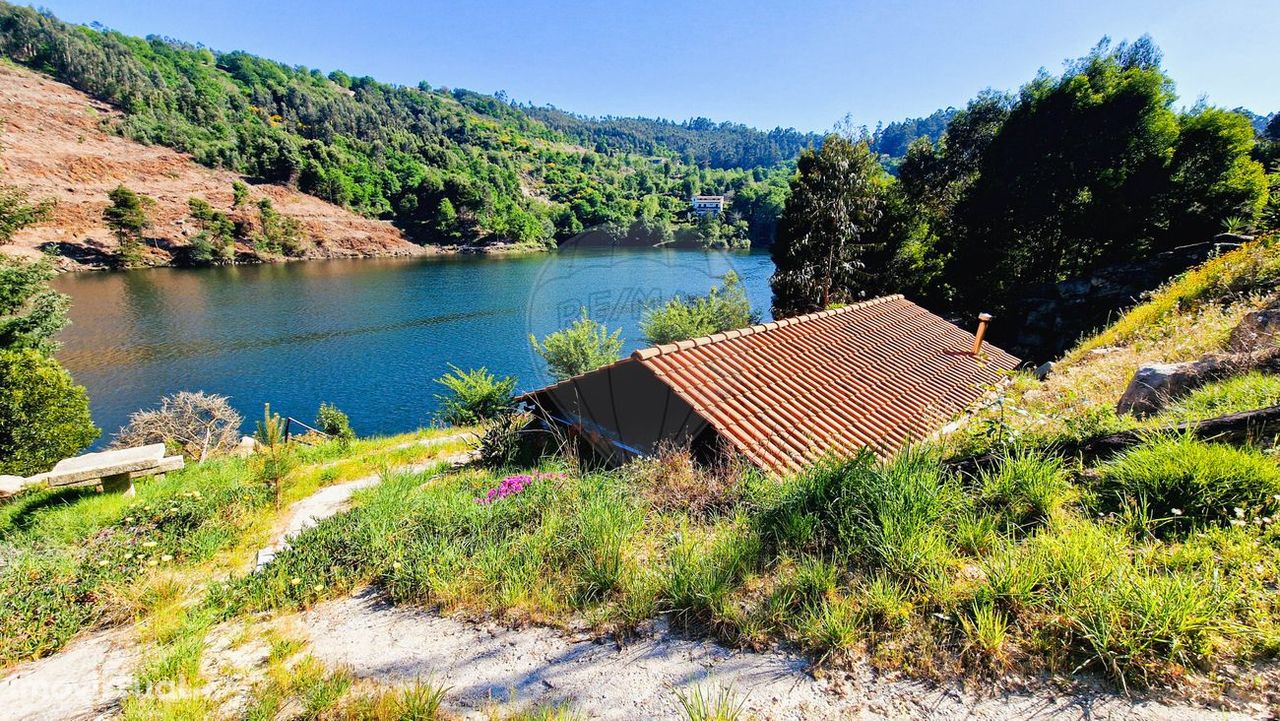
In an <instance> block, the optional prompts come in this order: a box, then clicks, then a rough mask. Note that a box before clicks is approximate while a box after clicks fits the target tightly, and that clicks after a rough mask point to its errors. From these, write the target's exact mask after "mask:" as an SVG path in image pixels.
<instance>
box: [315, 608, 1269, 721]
mask: <svg viewBox="0 0 1280 721" xmlns="http://www.w3.org/2000/svg"><path fill="white" fill-rule="evenodd" d="M297 621H298V624H299V628H300V629H301V631H302V633H303V634H304V635H305V637H306V638H307V640H308V641H309V651H308V652H309V653H311V654H312V655H314V656H315V657H316V658H318V659H320V660H322V661H324V662H326V663H328V664H332V665H335V666H337V665H342V666H349V667H350V668H351V669H352V670H353V671H354V673H355V674H356V675H357V676H359V677H361V678H367V679H372V680H377V681H379V682H383V683H395V682H406V681H412V680H414V679H416V678H426V677H428V676H432V675H434V677H435V681H436V682H437V683H442V684H444V685H446V686H449V687H451V688H450V690H449V693H448V701H447V703H448V704H449V705H450V706H452V707H453V708H454V709H455V710H457V711H461V712H463V713H466V714H470V715H472V716H474V717H476V718H482V717H483V716H482V709H483V708H484V707H485V706H486V704H489V703H491V702H494V701H497V702H508V701H511V700H515V701H518V702H519V703H524V704H534V703H536V704H556V703H568V704H569V705H571V706H572V707H573V708H574V709H576V710H577V711H578V712H580V713H582V714H584V715H585V716H586V717H587V718H593V719H594V718H599V719H679V718H683V717H682V716H681V713H680V708H679V702H678V698H677V695H676V694H677V692H684V693H689V692H690V691H692V690H693V689H695V688H702V689H704V690H706V691H715V690H716V689H717V688H718V687H720V686H728V687H729V688H731V689H733V690H734V692H735V693H736V694H737V695H738V698H740V699H743V700H744V708H745V709H746V710H747V711H748V712H750V714H752V715H753V716H754V717H755V718H759V719H780V720H781V719H835V718H840V719H846V718H854V719H860V718H866V719H882V718H888V719H957V720H958V719H973V720H990V721H1005V720H1007V719H1037V720H1049V719H1052V720H1055V721H1056V720H1059V719H1061V720H1067V719H1143V720H1147V719H1150V720H1151V721H1155V720H1157V719H1169V720H1172V721H1192V720H1197V721H1198V720H1199V719H1205V720H1206V721H1207V720H1208V719H1216V720H1219V721H1221V720H1223V719H1247V718H1256V717H1257V716H1252V715H1249V714H1244V713H1224V712H1222V711H1214V710H1208V709H1202V708H1195V707H1191V706H1177V705H1166V704H1162V703H1156V702H1142V701H1135V700H1131V699H1126V698H1124V697H1122V696H1117V695H1114V694H1110V693H1105V692H1101V691H1099V690H1097V689H1092V688H1087V687H1085V688H1074V689H1070V690H1058V689H1055V688H1049V687H1046V688H1044V689H1042V690H1038V691H1035V692H1032V693H1001V694H998V695H995V696H988V697H986V698H981V697H979V696H977V695H975V693H974V691H973V690H971V689H964V688H962V687H960V686H954V685H951V686H937V685H934V684H929V683H923V682H917V681H910V680H901V679H893V678H889V677H885V676H880V675H878V674H876V673H875V672H874V671H873V670H872V669H870V668H860V669H856V670H855V671H854V672H852V673H850V674H839V675H834V676H833V677H832V678H830V679H814V678H813V677H812V676H811V675H810V674H809V672H808V669H809V663H808V661H807V660H806V659H804V658H803V657H801V656H798V655H794V654H790V653H786V652H778V651H775V652H768V653H753V652H748V651H738V650H732V649H727V648H724V647H722V646H720V645H718V644H715V643H712V642H708V641H703V640H691V639H686V638H681V637H679V636H677V635H675V634H673V633H671V632H669V631H666V630H663V629H659V630H658V631H657V632H655V634H654V635H653V636H652V637H650V638H647V639H642V640H639V641H637V642H635V643H632V644H630V645H628V646H626V647H625V648H622V649H619V648H617V647H616V646H615V645H613V644H603V643H597V642H595V641H593V640H591V639H588V638H585V637H581V638H575V637H571V636H566V635H564V634H562V633H561V632H558V631H555V630H551V629H546V628H524V629H521V630H510V629H507V628H503V627H500V626H496V625H483V624H482V625H475V624H471V623H467V622H464V621H460V620H455V619H452V618H443V617H441V616H439V615H436V614H434V613H430V612H428V611H424V610H419V609H412V608H402V607H394V606H391V605H389V604H387V603H385V602H384V601H382V600H380V599H379V598H378V596H377V595H376V594H374V593H372V592H368V591H366V592H364V593H363V594H361V595H359V596H356V597H351V598H346V599H341V600H337V601H332V602H329V603H326V604H322V605H320V606H318V607H316V608H315V609H314V610H312V611H311V612H308V613H305V614H302V615H301V616H299V617H298V619H297Z"/></svg>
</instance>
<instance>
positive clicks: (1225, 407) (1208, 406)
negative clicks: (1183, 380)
mask: <svg viewBox="0 0 1280 721" xmlns="http://www.w3.org/2000/svg"><path fill="white" fill-rule="evenodd" d="M1275 405H1280V376H1274V375H1266V374H1263V373H1258V372H1253V373H1247V374H1245V375H1241V376H1235V377H1234V378H1227V379H1225V380H1221V381H1216V382H1214V383H1210V384H1208V385H1205V386H1201V387H1200V388H1197V389H1195V390H1194V391H1192V392H1191V393H1190V394H1188V395H1187V396H1185V397H1183V398H1180V399H1178V401H1177V402H1175V403H1174V404H1172V405H1171V406H1170V407H1168V408H1166V409H1165V410H1164V411H1163V412H1162V413H1161V414H1160V418H1159V420H1158V422H1157V423H1158V424H1160V423H1169V422H1177V421H1184V420H1197V419H1201V418H1212V417H1215V416H1222V415H1226V414H1228V413H1239V412H1241V411H1251V410H1256V409H1258V408H1269V407H1271V406H1275Z"/></svg>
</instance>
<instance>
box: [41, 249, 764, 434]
mask: <svg viewBox="0 0 1280 721" xmlns="http://www.w3.org/2000/svg"><path fill="white" fill-rule="evenodd" d="M729 270H733V271H735V272H736V273H738V275H739V276H740V277H741V278H742V280H743V285H744V287H745V288H746V290H747V294H748V297H749V298H750V300H751V304H752V308H753V309H754V310H756V311H757V312H758V313H760V314H761V316H762V319H764V320H768V318H769V316H768V311H769V300H770V295H769V284H768V280H769V275H770V274H771V273H772V272H773V264H772V262H771V261H770V259H769V256H768V255H767V254H765V253H758V252H755V253H746V252H715V251H701V250H689V249H661V250H657V249H580V250H574V251H561V252H559V253H552V254H539V255H526V256H510V257H488V256H442V257H432V258H424V259H413V260H403V259H396V260H333V261H312V262H304V263H282V264H272V265H253V266H232V267H221V268H200V269H179V268H157V269H148V270H136V271H127V272H113V273H69V274H65V275H62V276H60V277H58V278H57V279H56V280H55V281H54V287H55V288H56V289H57V290H59V291H62V292H64V293H67V294H69V295H70V296H71V299H72V304H71V320H72V325H71V326H70V327H69V328H67V329H66V330H65V331H63V332H62V334H61V335H60V336H59V340H60V341H61V342H62V344H63V345H62V350H61V351H60V352H59V353H58V358H59V359H60V360H61V361H62V363H63V364H64V365H66V367H67V368H68V369H69V370H70V371H71V373H72V375H74V376H75V379H76V381H77V382H79V383H81V384H83V385H84V386H85V387H86V388H87V389H88V391H89V396H90V398H91V404H92V409H93V417H94V421H95V422H96V423H97V424H98V425H99V426H100V427H101V428H102V429H103V431H104V435H103V437H102V439H100V440H99V442H98V444H97V445H98V446H101V445H102V444H103V443H105V442H106V441H107V440H108V439H109V437H110V434H111V433H113V432H114V431H115V430H116V429H117V428H119V427H120V426H121V425H123V424H124V423H125V422H126V420H127V418H128V415H129V413H131V412H132V411H134V410H137V409H139V408H146V407H153V406H155V405H156V404H157V402H158V400H159V398H160V397H161V396H162V395H165V394H167V393H173V392H176V391H181V390H193V391H194V390H203V391H207V392H210V393H220V394H223V395H227V396H230V397H231V402H232V404H233V405H234V406H235V407H236V409H237V410H239V411H240V413H241V414H242V415H243V416H244V417H245V430H246V431H251V430H252V428H253V422H254V420H255V419H257V418H260V417H261V415H262V404H263V403H270V404H271V407H272V410H274V411H276V412H279V413H281V414H282V415H291V416H293V417H295V418H298V419H300V420H304V421H307V422H310V421H311V420H312V419H313V418H314V417H315V412H316V408H317V407H318V406H319V405H320V402H321V401H327V402H330V403H334V404H336V405H337V406H338V407H339V408H341V409H342V410H344V411H346V412H347V413H348V414H349V415H350V416H351V422H352V425H353V426H354V427H355V429H356V432H357V433H359V434H361V435H369V434H382V433H394V432H398V431H408V430H413V429H415V428H419V427H421V426H424V425H428V424H430V423H431V422H432V418H433V415H434V413H435V411H436V406H437V404H436V400H435V395H436V394H437V393H439V392H440V391H441V390H442V389H441V388H440V387H439V386H438V385H437V384H435V383H434V379H435V378H437V377H439V376H440V375H441V374H443V373H445V372H447V371H448V370H449V365H450V364H453V365H457V366H459V367H462V368H474V367H480V366H484V367H487V368H488V369H489V370H491V371H493V372H494V373H497V374H499V375H514V376H516V378H517V379H518V381H519V386H518V387H519V388H520V389H524V390H527V389H532V388H536V387H539V386H540V385H541V384H543V383H545V382H547V381H548V376H547V374H546V370H545V367H544V365H543V363H542V361H541V359H540V358H538V357H537V356H536V355H535V354H534V353H533V351H532V349H531V347H530V345H529V335H530V334H531V333H532V334H536V335H537V336H539V337H541V336H543V335H545V334H546V333H549V332H551V331H553V330H556V329H557V328H560V327H562V326H564V325H567V324H568V323H569V322H571V321H572V320H573V319H574V318H576V317H577V315H578V313H579V309H580V308H582V307H584V306H585V307H587V308H588V309H589V311H590V313H591V315H592V317H593V318H596V319H597V320H602V321H605V322H606V323H608V324H609V325H610V327H613V328H621V329H622V338H623V340H624V342H625V344H626V345H625V350H626V352H630V351H631V350H633V349H635V348H638V347H641V346H642V345H644V342H643V339H642V337H641V334H640V331H639V320H640V317H641V314H642V311H643V308H644V307H645V306H646V305H649V304H652V303H654V302H657V301H659V300H661V299H665V298H668V297H670V296H671V295H673V294H676V293H681V294H691V293H699V294H701V293H706V292H707V290H708V289H709V288H710V287H711V286H712V285H714V284H716V283H717V282H719V279H720V277H722V276H723V275H724V274H725V272H727V271H729Z"/></svg>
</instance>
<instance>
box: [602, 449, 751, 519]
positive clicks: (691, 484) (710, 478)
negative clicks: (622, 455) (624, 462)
mask: <svg viewBox="0 0 1280 721" xmlns="http://www.w3.org/2000/svg"><path fill="white" fill-rule="evenodd" d="M742 472H743V469H739V468H738V467H736V465H726V466H723V467H717V468H699V467H698V465H697V464H696V463H694V460H693V456H692V455H691V454H690V453H689V449H688V448H683V447H678V446H674V445H671V444H666V443H664V444H662V445H660V446H659V447H658V450H657V452H656V453H654V454H653V456H651V457H648V458H641V459H637V460H635V461H632V462H631V463H630V464H629V465H628V466H627V475H628V476H629V477H630V478H633V479H634V485H635V486H636V487H638V488H639V489H640V492H641V495H643V496H644V498H645V500H647V501H648V502H649V504H650V505H651V506H653V507H654V508H655V509H656V510H658V511H661V512H664V513H674V512H680V513H688V514H689V515H692V516H699V517H707V516H709V515H712V514H714V513H717V512H720V511H724V510H726V509H728V508H730V507H732V506H733V505H734V504H735V503H736V502H737V500H738V497H739V496H740V495H741V493H740V492H741V488H740V484H741V481H742Z"/></svg>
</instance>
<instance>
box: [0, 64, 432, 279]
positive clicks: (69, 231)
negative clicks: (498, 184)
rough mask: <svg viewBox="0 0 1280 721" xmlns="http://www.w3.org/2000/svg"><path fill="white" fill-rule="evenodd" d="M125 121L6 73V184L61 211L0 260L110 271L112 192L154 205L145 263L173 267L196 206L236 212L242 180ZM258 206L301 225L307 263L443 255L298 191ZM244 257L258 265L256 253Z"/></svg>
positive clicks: (1, 140)
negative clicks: (121, 127) (115, 129)
mask: <svg viewBox="0 0 1280 721" xmlns="http://www.w3.org/2000/svg"><path fill="white" fill-rule="evenodd" d="M120 118H121V116H120V114H119V113H118V112H117V111H115V110H114V109H112V108H111V107H110V106H108V105H106V104H104V103H101V102H98V101H96V100H93V99H92V98H90V97H89V96H87V95H85V94H84V93H81V92H80V91H78V90H75V89H74V88H72V87H70V86H68V85H64V84H62V83H59V82H56V81H54V80H52V79H50V78H48V77H45V76H43V75H40V74H38V73H35V72H33V71H30V70H27V69H25V68H21V67H18V66H15V65H12V64H9V63H0V146H2V149H0V182H4V183H5V184H9V185H18V186H22V187H25V188H27V189H29V190H30V191H31V194H32V196H33V198H36V199H40V198H53V199H55V200H56V201H57V206H56V208H55V209H54V212H53V217H52V219H50V220H49V221H47V222H44V223H41V224H39V225H36V226H33V227H31V228H27V229H25V230H23V231H21V232H20V233H18V234H17V235H16V236H15V238H14V240H13V242H12V243H11V244H9V245H7V246H0V252H6V253H11V254H15V255H26V256H34V255H37V254H39V253H41V252H45V251H47V250H50V249H53V250H54V251H55V252H57V253H59V254H60V255H61V256H62V260H61V261H60V267H61V268H62V269H64V270H84V269H91V268H98V267H104V266H105V265H107V262H108V259H109V258H110V254H111V253H112V252H113V251H114V250H115V248H116V245H117V244H116V241H115V239H114V238H113V237H112V236H111V233H110V232H108V230H107V228H106V226H105V225H104V224H103V221H102V211H103V209H104V208H105V207H106V205H107V192H108V191H110V190H111V189H112V188H114V187H116V186H117V185H119V184H121V183H123V184H125V185H126V186H128V187H129V188H131V189H133V190H135V191H137V192H140V193H143V194H145V195H147V196H149V197H151V198H153V199H155V201H156V203H155V207H154V209H153V210H152V212H151V217H152V223H153V225H152V228H151V229H150V230H149V231H148V232H147V242H148V248H147V251H146V262H147V263H148V264H150V265H168V264H171V263H172V262H173V261H174V259H175V257H176V256H177V255H179V253H180V250H181V249H182V248H183V247H184V246H186V245H187V244H188V243H189V241H190V238H191V237H192V236H194V235H195V234H196V233H197V232H198V229H197V228H196V227H195V226H194V224H193V222H192V221H191V219H190V218H189V217H188V209H187V200H188V199H189V198H192V197H197V198H203V199H204V200H206V201H208V202H209V203H210V204H211V205H213V207H214V208H215V209H217V210H221V211H224V212H226V211H229V210H231V203H232V191H231V184H232V183H233V182H234V181H236V180H245V181H246V182H248V181H247V179H244V178H241V177H240V176H238V175H236V174H235V173H232V172H229V171H225V170H214V169H210V168H206V167H204V166H202V165H199V164H197V163H196V162H195V160H194V159H193V158H192V157H191V156H189V155H186V154H183V153H179V152H177V151H174V150H171V149H169V148H163V147H158V146H149V145H142V144H140V143H136V142H133V141H131V140H127V139H125V138H123V137H120V136H118V135H114V134H112V133H111V132H109V129H110V127H111V126H112V125H113V124H115V123H117V122H119V120H120ZM250 188H251V190H250V198H251V202H252V203H256V202H257V201H258V200H259V199H261V198H264V197H266V198H270V199H271V202H272V204H273V205H274V206H275V208H276V209H277V210H278V211H280V212H281V213H283V214H285V215H288V216H291V217H293V218H296V219H297V220H298V221H299V222H300V223H301V224H302V230H303V234H304V236H305V237H306V238H308V239H309V240H310V243H309V245H310V246H311V247H310V248H309V249H308V250H307V251H306V253H305V256H304V257H306V258H354V257H373V256H413V255H423V254H428V253H431V252H438V251H434V250H433V249H430V248H424V247H423V246H419V245H416V244H414V243H411V242H409V241H408V240H407V239H406V238H405V237H404V236H403V234H402V233H401V232H400V231H399V230H398V229H396V228H395V227H394V226H393V225H391V224H390V223H387V222H384V221H379V220H371V219H369V218H364V217H361V216H359V215H356V214H355V213H352V212H351V211H349V210H346V209H345V208H341V207H338V206H336V205H333V204H331V203H326V202H325V201H323V200H320V199H319V198H315V197H312V196H310V195H306V194H304V193H301V192H299V191H297V190H294V189H292V188H287V187H284V186H280V185H270V184H258V185H253V184H250ZM238 250H239V251H240V252H241V253H242V254H244V255H249V254H250V253H251V249H250V248H249V247H248V246H247V245H242V246H241V247H240V248H238Z"/></svg>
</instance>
